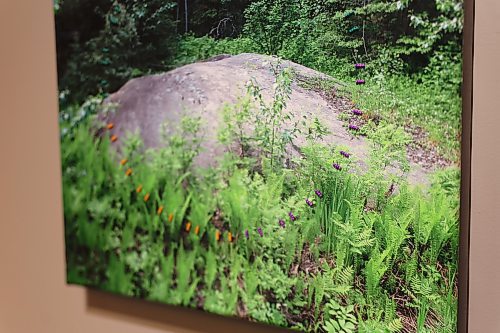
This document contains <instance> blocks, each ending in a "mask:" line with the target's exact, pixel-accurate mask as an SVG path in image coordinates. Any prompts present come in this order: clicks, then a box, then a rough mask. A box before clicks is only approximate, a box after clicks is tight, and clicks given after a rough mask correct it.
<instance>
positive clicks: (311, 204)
mask: <svg viewBox="0 0 500 333" xmlns="http://www.w3.org/2000/svg"><path fill="white" fill-rule="evenodd" d="M306 204H307V205H308V206H309V207H312V206H314V204H313V202H312V201H311V200H309V199H306Z"/></svg>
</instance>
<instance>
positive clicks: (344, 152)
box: [340, 150, 351, 158]
mask: <svg viewBox="0 0 500 333" xmlns="http://www.w3.org/2000/svg"><path fill="white" fill-rule="evenodd" d="M340 155H342V156H344V157H345V158H349V157H351V154H349V153H348V152H346V151H343V150H341V151H340Z"/></svg>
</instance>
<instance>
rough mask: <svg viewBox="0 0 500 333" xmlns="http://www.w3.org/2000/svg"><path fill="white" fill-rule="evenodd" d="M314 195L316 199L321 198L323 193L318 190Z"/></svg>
mask: <svg viewBox="0 0 500 333" xmlns="http://www.w3.org/2000/svg"><path fill="white" fill-rule="evenodd" d="M314 193H316V195H317V196H318V198H323V193H321V191H320V190H314Z"/></svg>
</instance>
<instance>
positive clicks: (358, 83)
mask: <svg viewBox="0 0 500 333" xmlns="http://www.w3.org/2000/svg"><path fill="white" fill-rule="evenodd" d="M356 84H357V85H360V84H365V80H356Z"/></svg>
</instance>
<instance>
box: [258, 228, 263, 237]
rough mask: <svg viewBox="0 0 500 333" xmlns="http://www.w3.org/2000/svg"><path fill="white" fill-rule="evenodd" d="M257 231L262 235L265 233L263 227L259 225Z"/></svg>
mask: <svg viewBox="0 0 500 333" xmlns="http://www.w3.org/2000/svg"><path fill="white" fill-rule="evenodd" d="M257 232H258V233H259V235H260V237H264V233H263V232H262V228H261V227H258V228H257Z"/></svg>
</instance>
